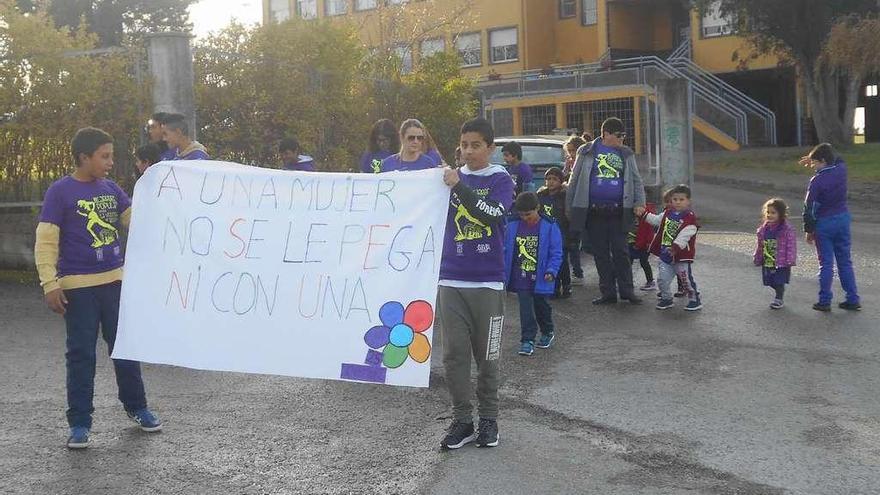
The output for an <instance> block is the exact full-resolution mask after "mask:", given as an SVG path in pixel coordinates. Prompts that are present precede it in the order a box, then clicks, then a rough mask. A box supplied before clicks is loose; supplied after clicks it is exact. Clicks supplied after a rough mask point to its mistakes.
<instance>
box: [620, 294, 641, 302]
mask: <svg viewBox="0 0 880 495" xmlns="http://www.w3.org/2000/svg"><path fill="white" fill-rule="evenodd" d="M620 298H621V299H622V300H624V301H629V303H630V304H642V298H641V297H639V296H637V295H635V294H629V295H626V296H620Z"/></svg>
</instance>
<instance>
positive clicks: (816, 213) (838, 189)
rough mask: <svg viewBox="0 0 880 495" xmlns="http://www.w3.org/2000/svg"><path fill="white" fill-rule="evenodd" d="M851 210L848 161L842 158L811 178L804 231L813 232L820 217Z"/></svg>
mask: <svg viewBox="0 0 880 495" xmlns="http://www.w3.org/2000/svg"><path fill="white" fill-rule="evenodd" d="M847 211H849V210H848V209H847V206H846V163H844V161H843V160H842V159H840V158H838V159H837V160H835V162H834V163H833V164H831V165H829V166H827V167H825V168H823V169H821V170H818V171H816V175H814V176H813V178H812V179H810V185H809V187H807V197H806V198H805V199H804V231H805V232H813V230H815V228H816V222H817V221H818V220H819V219H820V218H825V217H830V216H834V215H839V214H841V213H846V212H847Z"/></svg>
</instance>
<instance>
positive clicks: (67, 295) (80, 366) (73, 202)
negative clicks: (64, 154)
mask: <svg viewBox="0 0 880 495" xmlns="http://www.w3.org/2000/svg"><path fill="white" fill-rule="evenodd" d="M71 148H72V151H73V157H74V161H75V163H76V170H74V172H73V174H71V175H69V176H67V177H64V178H63V179H60V180H58V181H56V182H55V183H54V184H52V185H51V186H50V187H49V189H48V190H47V191H46V196H45V198H44V200H43V209H42V211H41V212H40V222H39V224H38V225H37V240H36V244H35V246H34V258H35V259H36V264H37V271H38V272H39V275H40V285H41V286H42V287H43V291H44V293H45V299H46V304H47V305H48V306H49V308H51V309H52V311H54V312H56V313H58V314H61V315H64V321H65V324H66V326H67V353H66V354H65V357H66V360H67V404H68V409H67V422H68V424H69V425H70V437H69V438H68V440H67V447H68V448H71V449H83V448H86V447H88V444H89V430H90V429H91V427H92V413H93V412H94V407H93V403H92V399H93V395H94V389H95V346H96V344H97V340H98V327H100V328H101V334H102V336H103V337H104V340H105V341H106V342H107V347H108V348H109V350H110V352H111V353H112V352H113V345H114V343H115V341H116V325H117V321H118V319H119V294H120V288H121V286H122V282H121V281H122V248H121V245H120V242H119V230H120V227H122V226H127V225H128V222H129V220H130V219H131V208H130V206H131V200H130V199H129V198H128V196H127V195H126V194H125V192H123V191H122V189H120V188H119V186H118V185H116V183H114V182H113V181H112V180H109V179H107V174H108V173H109V172H110V169H111V168H112V167H113V138H112V137H111V136H110V135H109V134H107V133H106V132H104V131H102V130H100V129H95V128H92V127H87V128H84V129H80V130H78V131H77V132H76V135H74V137H73V141H72V142H71ZM113 367H114V369H115V371H116V384H117V385H118V387H119V400H120V401H121V402H122V405H123V407H124V408H125V411H126V412H127V413H128V417H129V418H131V419H132V420H133V421H135V422H136V423H137V424H138V425H140V428H141V429H142V430H144V431H148V432H154V431H159V430H161V429H162V423H161V422H160V421H159V419H158V418H156V416H154V415H153V413H152V412H151V411H150V410H149V409H147V399H146V396H145V393H144V383H143V380H142V379H141V368H140V363H138V362H136V361H127V360H121V359H114V360H113Z"/></svg>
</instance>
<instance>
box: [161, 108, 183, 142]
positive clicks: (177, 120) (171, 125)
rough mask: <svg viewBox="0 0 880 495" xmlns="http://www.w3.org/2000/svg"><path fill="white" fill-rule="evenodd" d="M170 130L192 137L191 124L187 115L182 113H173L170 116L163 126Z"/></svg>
mask: <svg viewBox="0 0 880 495" xmlns="http://www.w3.org/2000/svg"><path fill="white" fill-rule="evenodd" d="M163 125H164V126H165V127H166V128H168V129H176V130H178V131H180V133H181V134H183V135H184V136H186V137H189V136H190V133H189V132H190V129H189V124H188V123H187V121H186V115H183V114H182V113H172V114H170V115H168V119H167V120H166V121H165V123H164V124H163Z"/></svg>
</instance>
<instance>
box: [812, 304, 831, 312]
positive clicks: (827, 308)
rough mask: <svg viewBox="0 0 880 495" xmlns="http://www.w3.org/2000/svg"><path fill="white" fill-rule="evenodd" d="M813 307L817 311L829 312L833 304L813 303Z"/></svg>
mask: <svg viewBox="0 0 880 495" xmlns="http://www.w3.org/2000/svg"><path fill="white" fill-rule="evenodd" d="M813 309H815V310H816V311H821V312H823V313H827V312H829V311H831V305H830V304H822V303H816V304H814V305H813Z"/></svg>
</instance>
